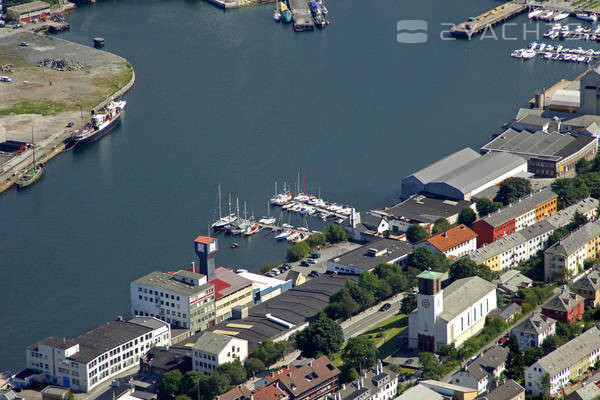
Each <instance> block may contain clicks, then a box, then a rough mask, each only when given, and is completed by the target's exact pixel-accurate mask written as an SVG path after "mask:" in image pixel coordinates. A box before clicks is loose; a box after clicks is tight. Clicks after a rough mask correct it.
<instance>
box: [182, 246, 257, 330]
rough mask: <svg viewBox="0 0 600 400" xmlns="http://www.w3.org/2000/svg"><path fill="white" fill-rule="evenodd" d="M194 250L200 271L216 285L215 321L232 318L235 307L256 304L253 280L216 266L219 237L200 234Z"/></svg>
mask: <svg viewBox="0 0 600 400" xmlns="http://www.w3.org/2000/svg"><path fill="white" fill-rule="evenodd" d="M194 250H195V251H196V255H197V256H198V260H199V272H200V273H201V274H203V275H206V277H207V279H208V283H210V284H212V285H214V287H215V306H216V315H215V322H216V323H219V322H222V321H224V320H226V319H228V318H231V312H232V310H233V308H234V307H238V306H241V307H250V306H252V305H253V304H254V300H253V295H252V281H250V280H249V279H246V278H244V277H243V276H240V275H238V274H236V273H235V272H233V271H232V270H231V269H230V268H225V267H215V254H216V253H217V251H218V250H219V241H218V239H216V238H214V237H210V236H198V237H197V238H196V239H195V240H194Z"/></svg>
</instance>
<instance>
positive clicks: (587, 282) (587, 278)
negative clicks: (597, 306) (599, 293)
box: [571, 270, 600, 291]
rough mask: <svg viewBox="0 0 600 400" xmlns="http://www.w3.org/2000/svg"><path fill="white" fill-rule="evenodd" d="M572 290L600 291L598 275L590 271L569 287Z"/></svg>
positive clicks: (599, 277) (599, 274)
mask: <svg viewBox="0 0 600 400" xmlns="http://www.w3.org/2000/svg"><path fill="white" fill-rule="evenodd" d="M571 287H572V288H573V289H585V290H592V291H596V290H598V289H600V273H599V272H598V271H597V270H596V271H592V272H590V273H589V274H585V275H584V276H583V277H581V279H578V280H576V281H575V282H573V284H572V285H571Z"/></svg>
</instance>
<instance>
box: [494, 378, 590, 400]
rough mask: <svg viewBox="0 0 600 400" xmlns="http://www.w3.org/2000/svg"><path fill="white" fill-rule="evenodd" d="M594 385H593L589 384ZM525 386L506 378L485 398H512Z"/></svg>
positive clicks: (504, 399)
mask: <svg viewBox="0 0 600 400" xmlns="http://www.w3.org/2000/svg"><path fill="white" fill-rule="evenodd" d="M591 386H595V385H591ZM524 392H525V388H523V386H521V385H519V384H518V383H517V382H515V381H513V380H512V379H509V380H507V381H506V382H504V383H503V384H502V385H500V386H498V387H497V388H496V389H494V390H492V391H491V392H490V393H488V394H486V395H485V397H484V399H485V400H513V399H514V398H515V397H517V396H518V395H519V394H520V393H524Z"/></svg>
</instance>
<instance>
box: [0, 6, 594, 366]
mask: <svg viewBox="0 0 600 400" xmlns="http://www.w3.org/2000/svg"><path fill="white" fill-rule="evenodd" d="M496 5H497V3H496V1H494V0H483V1H482V0H457V1H455V2H451V3H450V2H446V1H442V0H426V1H418V2H398V1H391V0H370V1H361V0H333V1H328V2H327V8H328V9H329V16H328V18H329V19H330V20H331V25H330V26H328V27H327V28H326V29H325V30H323V31H320V30H315V31H314V32H305V33H298V34H295V33H294V32H293V30H292V28H291V26H290V25H284V24H276V23H274V22H273V20H272V16H271V15H272V8H273V6H272V5H264V6H260V7H250V8H244V9H239V10H231V11H227V12H224V11H223V10H221V9H217V8H216V7H213V6H211V5H209V4H207V3H204V2H203V1H200V0H197V1H196V0H172V1H169V2H166V1H160V0H120V1H102V0H101V1H99V2H98V3H97V4H94V5H90V6H80V7H79V8H77V9H76V10H74V11H72V12H71V13H70V14H69V15H68V16H67V19H68V21H69V23H70V25H71V30H70V32H67V33H64V34H61V36H60V37H62V38H65V39H68V40H72V41H75V42H79V43H82V44H85V45H89V46H91V45H92V39H93V38H94V37H103V38H105V43H106V44H105V47H104V50H106V51H110V52H114V53H116V54H118V55H121V56H123V57H125V58H127V59H128V60H130V61H131V63H132V65H133V67H134V69H135V71H136V77H137V81H136V84H135V86H134V87H133V89H132V90H131V91H130V92H129V93H128V94H127V95H126V96H125V98H126V100H127V102H128V107H127V109H126V111H125V113H124V115H123V117H122V121H121V123H120V125H119V126H118V127H117V128H116V129H115V130H114V131H112V132H111V133H110V134H109V135H107V136H106V137H104V138H102V139H101V140H99V141H98V142H95V143H92V144H89V145H87V146H85V147H83V148H81V149H77V150H75V151H70V152H68V153H66V154H63V155H61V156H59V157H57V158H56V159H55V160H53V161H52V162H50V163H49V164H48V165H47V166H46V171H45V176H44V178H43V179H42V180H40V181H39V182H38V183H36V184H35V185H34V186H32V187H31V188H29V189H28V190H25V191H21V192H17V191H16V190H11V191H9V192H7V193H5V194H4V195H2V196H0V227H1V229H0V272H1V274H2V279H0V294H1V296H2V300H1V301H2V305H1V307H0V324H1V325H2V327H3V329H2V330H1V331H0V371H1V370H7V369H8V370H12V371H13V372H16V371H18V370H19V369H20V368H22V367H24V365H25V348H26V346H28V345H29V344H32V343H35V342H36V341H37V340H40V339H42V338H44V337H46V336H50V335H56V336H67V337H71V336H74V335H77V334H79V333H82V332H83V331H85V330H87V329H90V328H92V327H94V326H96V325H98V324H101V323H103V322H104V321H107V320H111V319H113V318H115V317H116V316H117V315H123V316H127V315H128V313H129V312H128V310H129V282H130V281H131V280H133V279H135V278H137V277H139V276H141V275H143V274H146V273H148V272H151V271H153V270H164V271H166V270H174V269H177V268H180V267H182V266H187V265H189V264H190V263H191V262H192V261H194V260H195V255H194V251H193V247H192V242H193V240H194V238H195V237H196V236H197V235H199V234H205V233H206V231H207V227H208V225H209V224H210V223H211V221H212V219H213V215H214V212H215V211H214V210H215V205H216V197H217V185H218V184H219V183H220V184H221V185H222V191H223V198H224V199H226V198H227V196H226V194H227V193H228V192H231V193H232V195H233V198H235V197H239V198H240V200H241V202H242V203H241V204H243V201H246V202H247V210H248V215H251V214H252V213H253V214H254V215H255V216H256V217H257V218H259V217H260V216H262V215H264V214H265V213H266V207H267V199H268V198H269V196H271V195H272V193H273V190H274V185H273V183H274V181H278V182H279V185H280V187H281V185H282V184H283V181H284V180H285V181H287V183H288V184H289V183H290V182H292V183H294V182H296V181H297V172H298V171H299V170H300V171H302V173H301V186H304V184H306V188H307V191H309V192H312V193H317V192H318V190H319V189H320V190H321V194H322V197H324V198H325V199H326V200H329V201H337V202H341V203H344V204H350V205H354V206H356V207H357V208H358V209H359V210H360V209H368V208H373V207H378V206H382V205H384V204H386V203H389V202H390V201H391V200H392V199H394V198H395V197H396V196H397V195H398V194H399V193H398V192H399V187H400V186H399V185H400V179H401V178H402V177H403V176H405V175H407V174H409V173H410V172H411V171H413V170H415V169H417V168H420V167H423V166H424V165H426V164H427V163H430V162H432V161H434V160H436V159H438V158H440V157H442V156H444V155H446V154H448V153H450V152H452V151H455V150H458V149H460V148H462V147H465V146H472V147H473V148H475V149H478V148H479V147H480V146H481V145H483V144H484V143H486V141H487V140H488V139H489V137H490V135H491V134H492V133H493V132H495V131H496V130H497V129H498V128H499V127H500V126H501V125H502V124H503V123H504V122H506V121H508V120H510V119H511V118H512V117H513V116H514V115H515V113H516V111H517V107H518V106H521V105H524V104H525V103H526V102H527V100H529V99H530V98H531V97H532V96H533V93H534V91H536V90H540V89H542V88H544V87H549V86H550V85H551V84H553V83H554V82H555V81H557V80H559V79H560V78H563V77H564V78H572V77H575V76H576V75H578V74H580V73H581V72H583V71H584V70H585V66H584V65H580V64H560V63H552V62H544V61H542V60H538V59H536V60H531V61H529V62H526V63H525V62H522V61H516V60H514V59H511V58H510V57H509V54H510V51H511V50H512V49H514V48H519V47H526V43H527V41H532V40H533V39H534V38H533V37H532V36H530V37H528V38H527V39H526V40H523V38H522V33H521V32H520V31H519V32H517V29H518V28H516V27H513V31H514V32H515V36H519V39H518V40H516V41H504V40H491V39H486V40H479V38H474V39H473V40H471V41H464V40H456V41H443V40H441V39H440V31H441V29H442V25H441V24H442V23H445V22H461V21H463V20H464V19H465V18H467V17H468V16H470V15H478V14H480V13H481V12H483V11H485V10H486V9H489V8H493V7H495V6H496ZM399 20H426V21H427V23H428V32H427V34H428V40H427V42H426V43H422V44H403V43H399V42H398V41H397V33H398V32H397V22H398V21H399ZM513 22H517V23H519V24H521V23H524V22H526V16H519V17H517V18H516V19H515V20H514V21H513ZM444 29H447V27H445V28H444ZM529 29H531V27H530V28H529ZM544 31H545V30H544V29H541V30H540V32H541V33H543V32H544ZM498 36H500V32H498ZM578 45H584V47H597V46H596V45H595V44H589V45H588V44H587V43H586V44H578ZM304 175H306V180H304ZM304 182H305V183H304ZM223 205H224V210H225V209H226V201H224V202H223ZM272 212H273V213H274V214H275V216H278V215H279V210H278V209H272ZM315 221H316V220H315V219H309V226H310V227H311V228H313V227H319V225H317V223H316V222H315ZM292 222H294V223H295V224H299V223H300V222H301V221H300V219H296V220H295V221H292ZM313 224H314V225H313ZM221 240H222V243H221V246H220V247H221V250H220V252H219V254H218V255H217V264H218V265H222V266H229V267H233V268H246V269H249V270H251V271H259V270H260V266H261V264H262V263H263V262H273V261H279V260H283V259H284V257H285V250H286V247H287V245H286V244H285V243H277V242H275V240H274V239H273V238H272V236H265V235H264V233H263V232H261V233H258V234H257V235H255V236H253V237H251V238H248V239H247V238H244V237H236V238H235V239H232V238H231V237H221ZM233 240H235V241H237V242H238V243H239V244H240V247H239V248H237V249H230V244H231V242H232V241H233Z"/></svg>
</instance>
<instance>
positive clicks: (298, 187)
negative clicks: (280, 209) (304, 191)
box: [296, 171, 300, 192]
mask: <svg viewBox="0 0 600 400" xmlns="http://www.w3.org/2000/svg"><path fill="white" fill-rule="evenodd" d="M296 189H297V190H298V192H300V171H298V183H297V186H296Z"/></svg>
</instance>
